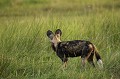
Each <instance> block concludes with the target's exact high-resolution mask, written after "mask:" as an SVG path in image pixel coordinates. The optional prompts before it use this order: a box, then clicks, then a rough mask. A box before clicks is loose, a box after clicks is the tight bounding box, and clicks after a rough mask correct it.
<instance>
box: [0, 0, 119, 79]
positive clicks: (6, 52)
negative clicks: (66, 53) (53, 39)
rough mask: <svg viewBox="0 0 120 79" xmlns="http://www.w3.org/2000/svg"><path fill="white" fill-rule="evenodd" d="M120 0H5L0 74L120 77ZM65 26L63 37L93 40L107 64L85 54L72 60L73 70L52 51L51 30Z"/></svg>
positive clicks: (0, 16)
mask: <svg viewBox="0 0 120 79" xmlns="http://www.w3.org/2000/svg"><path fill="white" fill-rule="evenodd" d="M119 2H120V1H118V0H101V1H96V0H80V1H79V0H1V1H0V10H1V11H0V78H3V79H93V78H94V79H119V78H120V71H119V70H120V58H119V57H120V44H119V43H120V16H119V14H120V4H118V3H119ZM58 28H59V29H61V30H62V32H63V35H62V38H61V40H62V41H67V40H75V39H81V40H83V39H84V40H88V41H91V42H92V43H94V44H95V45H96V47H97V48H98V50H99V53H100V55H101V57H102V60H103V63H104V69H102V70H100V69H98V66H97V63H96V59H95V58H94V62H95V65H96V68H93V67H91V66H90V65H89V64H88V63H87V65H86V68H85V69H82V67H81V58H80V57H77V58H69V61H68V65H67V68H65V69H64V70H63V69H62V62H61V60H60V59H59V58H58V57H57V56H56V54H55V53H54V51H53V50H52V49H51V47H50V46H51V45H50V42H49V40H48V38H47V36H46V31H47V30H53V31H55V30H56V29H58Z"/></svg>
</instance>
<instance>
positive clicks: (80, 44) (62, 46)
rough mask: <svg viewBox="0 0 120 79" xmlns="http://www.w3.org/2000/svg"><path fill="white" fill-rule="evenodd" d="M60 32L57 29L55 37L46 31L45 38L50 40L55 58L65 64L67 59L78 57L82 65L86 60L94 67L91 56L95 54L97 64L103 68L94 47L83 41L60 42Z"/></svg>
mask: <svg viewBox="0 0 120 79" xmlns="http://www.w3.org/2000/svg"><path fill="white" fill-rule="evenodd" d="M61 34H62V32H61V30H60V29H57V30H56V32H55V35H54V34H53V32H52V31H50V30H48V31H47V36H48V37H49V38H50V40H51V45H52V48H53V50H54V51H55V52H56V54H57V56H58V57H59V58H60V59H61V60H62V61H63V62H64V63H66V62H67V61H68V57H78V56H81V58H82V65H83V66H84V65H85V60H88V62H89V63H90V64H92V65H93V66H94V67H95V65H94V62H93V56H94V54H95V56H96V59H97V61H98V64H99V65H100V66H101V67H103V64H102V61H101V57H100V55H99V54H98V52H97V51H96V48H95V46H94V45H93V44H92V43H91V42H89V41H85V40H73V41H62V42H61V40H60V36H61Z"/></svg>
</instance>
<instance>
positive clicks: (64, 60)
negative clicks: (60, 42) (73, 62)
mask: <svg viewBox="0 0 120 79" xmlns="http://www.w3.org/2000/svg"><path fill="white" fill-rule="evenodd" d="M67 61H68V58H63V59H62V62H63V67H64V68H66V67H67Z"/></svg>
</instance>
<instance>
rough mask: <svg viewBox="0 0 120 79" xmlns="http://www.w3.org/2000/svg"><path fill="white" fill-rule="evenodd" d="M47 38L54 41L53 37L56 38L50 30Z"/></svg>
mask: <svg viewBox="0 0 120 79" xmlns="http://www.w3.org/2000/svg"><path fill="white" fill-rule="evenodd" d="M47 36H48V37H49V38H50V39H51V40H52V39H53V37H54V34H53V32H52V31H50V30H48V31H47Z"/></svg>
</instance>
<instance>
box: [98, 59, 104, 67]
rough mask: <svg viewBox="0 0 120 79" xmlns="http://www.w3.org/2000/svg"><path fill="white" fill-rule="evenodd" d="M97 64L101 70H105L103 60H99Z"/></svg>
mask: <svg viewBox="0 0 120 79" xmlns="http://www.w3.org/2000/svg"><path fill="white" fill-rule="evenodd" d="M97 64H98V66H99V68H100V69H102V68H103V62H102V60H101V59H99V60H98V61H97Z"/></svg>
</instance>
